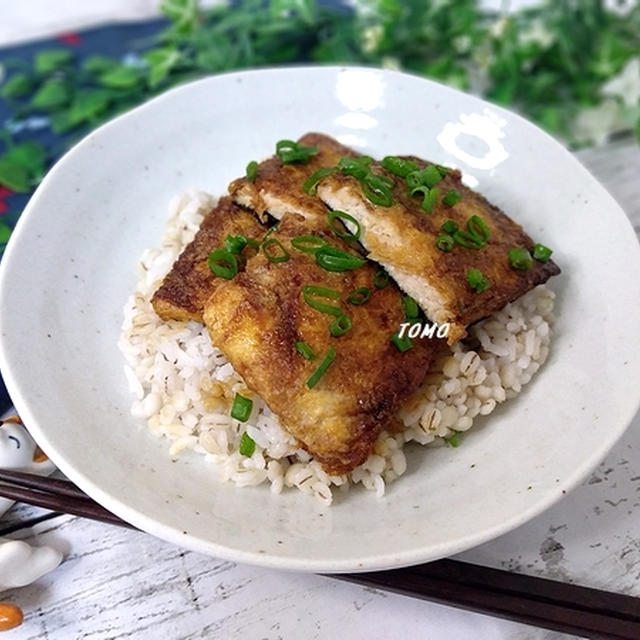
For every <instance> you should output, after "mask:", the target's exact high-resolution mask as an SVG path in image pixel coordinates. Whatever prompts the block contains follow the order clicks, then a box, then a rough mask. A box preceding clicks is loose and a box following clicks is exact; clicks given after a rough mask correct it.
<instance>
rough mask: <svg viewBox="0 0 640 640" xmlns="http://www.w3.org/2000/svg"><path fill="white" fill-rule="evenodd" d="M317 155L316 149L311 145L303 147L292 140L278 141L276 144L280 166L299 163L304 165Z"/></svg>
mask: <svg viewBox="0 0 640 640" xmlns="http://www.w3.org/2000/svg"><path fill="white" fill-rule="evenodd" d="M317 154H318V147H316V146H315V145H312V146H310V147H305V146H303V145H301V144H298V143H297V142H294V141H293V140H279V141H278V142H277V143H276V155H277V156H278V158H280V162H282V164H291V163H293V162H299V163H302V164H305V163H307V162H309V158H311V157H312V156H315V155H317Z"/></svg>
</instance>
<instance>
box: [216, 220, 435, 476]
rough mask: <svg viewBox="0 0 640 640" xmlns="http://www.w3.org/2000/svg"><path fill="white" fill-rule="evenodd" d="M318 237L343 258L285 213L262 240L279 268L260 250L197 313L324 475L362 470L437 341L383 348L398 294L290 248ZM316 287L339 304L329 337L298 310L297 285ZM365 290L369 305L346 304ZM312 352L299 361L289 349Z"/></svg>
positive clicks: (320, 319) (319, 227)
mask: <svg viewBox="0 0 640 640" xmlns="http://www.w3.org/2000/svg"><path fill="white" fill-rule="evenodd" d="M309 234H313V235H317V236H321V237H322V238H325V239H326V240H327V241H328V242H329V243H330V244H332V245H333V246H335V247H339V248H341V249H343V250H348V251H350V248H349V247H348V245H347V244H346V242H343V241H342V240H340V239H338V238H336V237H334V236H333V235H332V234H331V233H330V232H329V231H328V228H327V225H326V223H323V224H321V223H320V221H317V222H316V223H314V222H313V221H310V220H305V219H304V218H302V217H301V216H299V215H296V214H287V215H285V216H284V217H283V218H282V221H281V222H280V223H279V226H278V228H277V230H276V231H275V232H273V234H272V235H271V236H270V237H273V238H275V239H277V240H278V241H279V242H280V243H281V244H282V246H283V247H284V248H285V249H286V251H287V252H288V253H289V254H290V258H289V260H287V261H286V262H280V263H273V262H269V260H267V258H266V257H265V254H264V252H263V251H260V253H258V254H257V255H256V256H255V257H253V258H251V259H250V260H248V262H247V265H246V269H245V271H244V272H242V273H239V274H238V275H237V276H236V277H235V278H234V279H233V280H229V281H225V282H223V283H221V284H220V285H219V286H218V287H217V288H216V289H215V291H214V292H213V294H212V295H211V297H210V298H209V300H208V301H207V303H206V305H205V310H204V321H205V324H206V326H207V328H208V331H209V334H210V337H211V341H212V343H213V344H214V345H216V347H218V348H219V349H220V350H221V351H222V352H223V353H224V354H225V356H226V357H227V359H228V360H229V362H230V363H231V364H232V365H233V368H234V369H235V370H236V371H237V372H238V373H239V374H240V375H241V376H242V377H243V379H244V381H245V384H246V385H247V386H248V387H249V388H250V389H251V390H252V391H254V392H255V393H257V394H258V395H259V396H260V397H261V398H263V399H264V401H265V402H266V404H267V405H268V406H269V407H270V409H271V410H272V411H273V412H274V413H275V414H277V415H278V416H279V418H280V420H281V423H282V424H283V426H284V428H285V429H286V430H287V431H289V432H290V433H291V434H292V435H293V436H294V437H295V438H296V439H297V440H298V441H299V442H300V443H301V445H302V446H303V447H304V448H305V449H306V450H307V451H309V453H311V454H312V455H313V456H314V457H315V458H316V459H317V460H318V461H319V462H320V463H321V464H322V466H323V468H324V469H325V470H326V471H327V472H329V473H332V474H341V473H346V472H348V471H350V470H352V469H353V468H354V467H356V466H358V465H359V464H361V463H362V462H364V461H365V460H366V458H367V456H368V455H369V454H370V452H371V449H372V446H373V444H374V442H375V440H376V438H377V436H378V434H379V433H380V431H381V430H382V429H383V428H385V427H386V426H387V425H390V427H393V426H394V422H393V416H394V414H395V413H396V411H397V410H398V408H399V407H400V405H401V404H402V403H403V401H404V400H405V399H406V398H407V397H408V396H410V395H411V393H412V392H413V391H415V390H416V388H417V387H418V386H419V384H420V383H421V382H422V381H423V379H424V377H425V374H426V372H427V369H428V366H429V362H430V361H431V359H432V355H433V353H434V351H435V349H436V347H437V345H438V343H439V342H441V341H439V340H437V339H428V338H427V339H423V340H414V341H413V346H412V347H411V348H410V349H409V350H407V351H405V352H400V351H399V350H398V349H397V348H396V347H395V346H394V344H392V342H391V341H390V338H391V336H392V335H393V334H394V333H396V332H397V331H398V328H399V325H400V323H401V322H403V318H404V315H403V308H402V294H401V292H400V290H399V289H398V288H397V287H396V286H395V284H394V283H393V282H391V281H390V282H389V284H388V285H387V286H386V287H384V288H382V289H376V288H375V286H374V285H373V277H374V274H375V273H376V271H377V270H378V269H379V267H378V266H377V265H373V264H371V263H365V265H364V266H362V267H360V268H357V269H355V270H351V271H345V272H341V273H335V272H329V271H326V270H324V269H323V268H321V267H319V266H318V265H317V264H316V262H315V259H314V255H313V254H309V253H304V252H302V251H299V250H297V249H295V248H293V247H292V245H291V239H292V238H295V237H296V236H300V235H309ZM305 285H315V286H319V287H325V288H328V289H332V290H334V291H337V292H339V299H336V300H334V299H324V298H323V299H322V302H324V303H326V304H330V305H339V306H340V308H341V309H342V310H343V312H344V313H345V314H346V315H347V316H348V317H349V318H350V319H351V329H350V330H349V331H347V332H346V333H345V334H344V335H341V336H340V337H333V336H332V335H331V334H330V332H329V325H330V324H331V322H332V321H333V320H334V316H332V315H329V314H327V313H323V312H321V311H318V310H316V309H315V308H312V307H311V306H310V305H309V304H308V303H307V302H305V300H304V297H303V293H302V287H303V286H305ZM359 287H367V288H368V289H369V290H370V292H371V297H370V298H369V300H368V301H367V302H365V303H364V304H360V305H354V304H351V303H349V302H348V301H347V298H348V296H349V295H350V294H351V293H352V292H353V291H354V290H355V289H357V288H359ZM300 341H302V342H304V343H306V345H308V346H309V347H310V348H311V349H312V350H313V352H314V354H315V358H314V359H313V360H307V359H305V358H304V357H303V356H302V355H301V354H300V353H299V352H298V350H297V348H296V343H297V342H300ZM331 348H333V349H334V350H335V358H334V360H333V362H332V363H331V364H330V365H329V367H328V368H327V370H326V372H325V373H324V374H323V375H322V376H321V377H320V379H319V380H318V382H317V384H316V385H315V386H313V387H312V388H311V389H309V388H308V387H307V385H306V381H307V380H308V379H309V377H310V376H311V375H312V374H313V373H314V371H315V370H316V369H317V367H318V365H319V364H320V363H321V362H322V361H323V358H324V357H325V355H326V354H327V352H328V351H329V349H331Z"/></svg>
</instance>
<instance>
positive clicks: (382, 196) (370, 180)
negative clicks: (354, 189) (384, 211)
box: [360, 173, 393, 207]
mask: <svg viewBox="0 0 640 640" xmlns="http://www.w3.org/2000/svg"><path fill="white" fill-rule="evenodd" d="M360 186H361V187H362V193H364V195H365V197H366V198H367V200H370V201H371V202H373V204H377V205H380V206H381V207H390V206H391V205H392V204H393V195H392V194H391V187H392V186H393V183H390V181H389V180H388V179H387V178H385V177H384V176H378V175H376V174H375V173H368V174H367V175H366V176H365V177H364V178H363V179H362V180H361V181H360Z"/></svg>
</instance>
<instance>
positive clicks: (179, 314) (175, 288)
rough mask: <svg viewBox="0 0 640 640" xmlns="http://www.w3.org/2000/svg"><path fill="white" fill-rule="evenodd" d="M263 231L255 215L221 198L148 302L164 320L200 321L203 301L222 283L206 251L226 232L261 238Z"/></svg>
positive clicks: (217, 244)
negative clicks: (214, 272) (210, 264)
mask: <svg viewBox="0 0 640 640" xmlns="http://www.w3.org/2000/svg"><path fill="white" fill-rule="evenodd" d="M265 232H266V227H264V226H263V225H262V224H260V222H258V220H257V219H256V218H255V216H254V215H252V214H251V213H250V212H248V211H246V210H244V209H242V208H241V207H238V206H237V205H236V204H234V203H233V202H232V200H231V198H229V197H224V198H220V201H219V202H218V204H217V205H216V206H215V207H214V208H213V209H212V210H211V211H210V212H209V213H208V214H207V215H206V216H205V217H204V219H203V221H202V224H201V225H200V229H198V232H197V233H196V235H195V237H194V239H193V240H192V241H191V243H189V244H188V245H187V246H186V247H185V248H184V250H183V251H182V253H181V254H180V256H179V258H178V259H177V260H176V261H175V263H174V265H173V267H172V268H171V271H169V273H168V274H167V275H166V277H165V278H164V280H163V281H162V284H161V285H160V287H159V288H158V290H157V291H156V292H155V293H154V294H153V297H152V298H151V304H152V305H153V308H154V310H155V312H156V313H157V314H158V315H159V316H160V317H161V318H162V319H163V320H197V321H198V322H202V311H203V309H204V303H205V302H206V301H207V299H208V298H209V296H210V295H211V294H212V293H213V291H214V289H215V288H216V287H217V286H218V285H219V284H220V282H222V280H221V279H220V278H216V277H215V276H214V275H213V273H211V270H210V269H209V265H208V263H207V258H208V256H209V253H211V251H213V250H214V249H218V248H221V247H223V246H224V241H225V238H226V237H227V236H229V235H236V234H242V235H244V236H246V237H247V238H252V239H260V238H262V236H263V235H264V233H265ZM253 253H255V251H254V252H253ZM250 255H252V254H251V248H250V247H247V248H246V249H245V257H248V256H250Z"/></svg>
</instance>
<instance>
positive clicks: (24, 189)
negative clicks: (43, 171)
mask: <svg viewBox="0 0 640 640" xmlns="http://www.w3.org/2000/svg"><path fill="white" fill-rule="evenodd" d="M0 184H1V185H4V186H5V187H8V188H9V189H11V190H12V191H15V192H16V193H29V191H31V179H30V178H29V172H28V171H27V170H26V169H25V168H23V167H21V166H19V165H17V164H13V163H12V162H8V161H7V160H5V159H4V158H0Z"/></svg>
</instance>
